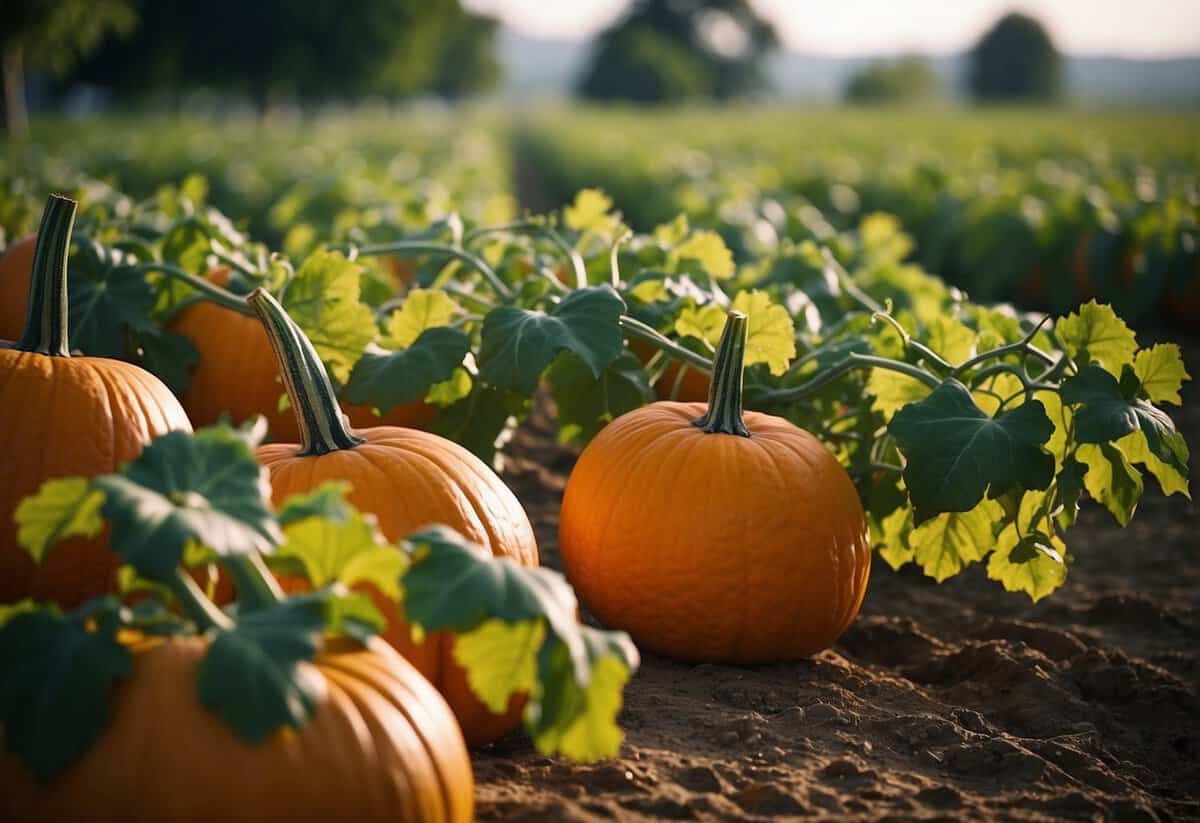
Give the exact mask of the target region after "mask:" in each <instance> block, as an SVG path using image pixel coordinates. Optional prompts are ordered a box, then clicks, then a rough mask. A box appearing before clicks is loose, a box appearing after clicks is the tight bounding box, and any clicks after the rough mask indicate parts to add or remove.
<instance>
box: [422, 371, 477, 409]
mask: <svg viewBox="0 0 1200 823" xmlns="http://www.w3.org/2000/svg"><path fill="white" fill-rule="evenodd" d="M474 385H475V383H474V381H473V380H471V373H470V372H468V371H467V370H466V369H464V368H463V367H462V366H459V367H457V368H456V369H455V370H454V371H453V372H451V374H450V377H449V379H446V380H443V381H442V382H440V383H434V384H433V385H432V386H430V387H429V391H428V392H426V394H425V402H426V403H428V404H429V405H431V406H438V407H441V408H445V407H447V406H453V405H454V404H455V403H457V402H458V401H460V400H462V399H463V398H465V397H468V396H470V394H471V387H472V386H474Z"/></svg>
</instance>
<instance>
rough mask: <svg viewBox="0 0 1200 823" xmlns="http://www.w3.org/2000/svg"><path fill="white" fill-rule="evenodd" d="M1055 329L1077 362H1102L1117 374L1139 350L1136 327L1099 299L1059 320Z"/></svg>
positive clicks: (1107, 369) (1101, 363) (1106, 368)
mask: <svg viewBox="0 0 1200 823" xmlns="http://www.w3.org/2000/svg"><path fill="white" fill-rule="evenodd" d="M1054 330H1055V331H1056V332H1057V333H1058V336H1059V339H1061V340H1062V343H1063V345H1064V346H1066V348H1067V353H1068V354H1070V355H1071V357H1072V358H1074V359H1075V360H1076V361H1077V362H1080V364H1081V365H1082V364H1083V363H1085V362H1090V363H1099V364H1100V365H1101V366H1102V367H1104V369H1105V370H1106V371H1108V372H1109V373H1110V374H1112V375H1114V376H1116V377H1120V376H1121V368H1122V367H1123V366H1125V365H1127V364H1129V363H1132V362H1133V353H1134V351H1136V350H1137V340H1136V339H1135V337H1134V334H1133V329H1131V328H1129V326H1127V325H1126V324H1125V321H1124V320H1122V319H1121V318H1119V317H1117V314H1116V312H1114V311H1113V310H1112V306H1108V305H1102V304H1100V303H1097V302H1096V301H1095V300H1092V301H1090V302H1088V303H1084V304H1083V305H1082V306H1080V307H1079V311H1078V312H1072V313H1071V314H1068V315H1067V316H1066V317H1064V318H1063V319H1062V320H1059V321H1058V323H1057V325H1055V328H1054Z"/></svg>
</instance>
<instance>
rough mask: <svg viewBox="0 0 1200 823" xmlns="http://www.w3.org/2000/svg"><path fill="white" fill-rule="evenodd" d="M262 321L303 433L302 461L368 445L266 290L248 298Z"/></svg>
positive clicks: (321, 367)
mask: <svg viewBox="0 0 1200 823" xmlns="http://www.w3.org/2000/svg"><path fill="white" fill-rule="evenodd" d="M246 300H247V302H249V304H250V305H251V307H253V309H254V311H255V312H256V313H257V314H258V318H259V320H260V321H262V324H263V328H264V329H266V332H267V339H268V340H270V341H271V348H273V349H274V350H275V358H276V360H277V361H278V363H279V373H280V375H281V376H282V377H283V384H284V387H285V388H286V389H287V393H288V398H289V399H290V400H291V401H292V410H293V411H294V412H295V413H296V422H297V423H298V424H299V427H300V451H299V452H297V454H300V455H319V454H328V453H329V452H332V451H338V450H339V449H352V448H354V447H355V446H357V445H359V444H360V443H364V442H366V441H364V440H363V439H362V438H361V437H359V436H358V435H356V434H355V433H354V431H353V430H352V429H351V428H350V427H349V425H348V424H347V422H346V418H345V416H344V415H343V414H342V410H341V407H339V406H338V402H337V395H336V394H334V391H333V385H332V384H331V383H330V382H329V374H328V373H327V372H326V371H325V364H324V363H322V362H321V358H320V357H319V356H318V355H317V350H316V349H314V348H313V344H312V342H311V341H310V340H309V339H308V338H307V337H306V336H305V334H304V332H303V331H301V330H300V327H299V326H297V325H296V324H295V323H293V322H292V318H290V317H288V315H287V312H285V311H284V310H283V306H281V305H279V302H278V301H277V300H276V299H275V298H274V297H272V296H271V295H270V293H269V292H267V291H266V290H264V289H261V288H258V289H255V290H254V291H252V292H250V296H249V297H247V298H246Z"/></svg>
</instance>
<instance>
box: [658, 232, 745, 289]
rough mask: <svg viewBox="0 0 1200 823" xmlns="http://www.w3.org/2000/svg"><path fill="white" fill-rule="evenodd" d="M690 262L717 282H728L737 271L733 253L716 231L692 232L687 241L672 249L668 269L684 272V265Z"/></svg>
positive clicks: (668, 257)
mask: <svg viewBox="0 0 1200 823" xmlns="http://www.w3.org/2000/svg"><path fill="white" fill-rule="evenodd" d="M689 260H690V261H692V262H693V263H695V264H696V265H698V266H699V267H700V270H701V271H703V272H705V273H706V274H708V276H709V277H712V278H715V279H717V280H728V279H729V278H731V277H733V274H734V271H735V270H736V268H735V266H734V264H733V252H731V251H730V250H729V247H728V246H726V245H725V241H724V240H722V239H721V235H719V234H717V233H716V232H715V231H708V230H704V231H694V232H692V234H691V236H690V237H688V239H687V240H684V241H683V242H682V243H680V244H679V245H678V246H676V247H675V248H673V249H671V252H670V254H669V255H668V256H667V267H668V268H670V269H671V271H673V272H679V271H684V270H686V266H685V265H683V264H684V263H685V261H689Z"/></svg>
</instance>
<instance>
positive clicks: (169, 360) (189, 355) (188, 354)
mask: <svg viewBox="0 0 1200 823" xmlns="http://www.w3.org/2000/svg"><path fill="white" fill-rule="evenodd" d="M137 341H138V350H137V355H138V363H139V364H140V365H141V366H142V368H144V369H146V371H149V372H151V373H152V374H154V375H155V376H157V377H158V378H159V379H160V380H162V381H163V382H164V383H166V384H167V387H168V388H169V389H171V391H173V392H175V393H176V394H182V393H183V392H184V391H186V390H187V387H188V384H189V383H190V382H191V370H192V368H193V367H194V366H195V365H196V364H198V363H199V362H200V353H199V352H198V351H196V347H195V345H193V343H192V341H191V340H189V339H188V338H187V337H185V336H183V335H182V334H173V333H171V332H169V331H164V330H162V329H147V330H144V331H140V332H138V335H137Z"/></svg>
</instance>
